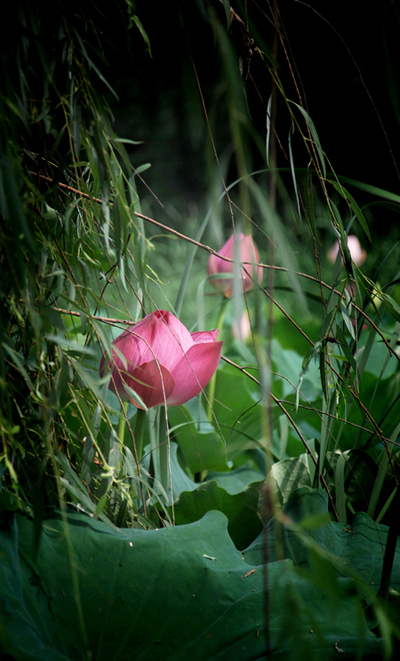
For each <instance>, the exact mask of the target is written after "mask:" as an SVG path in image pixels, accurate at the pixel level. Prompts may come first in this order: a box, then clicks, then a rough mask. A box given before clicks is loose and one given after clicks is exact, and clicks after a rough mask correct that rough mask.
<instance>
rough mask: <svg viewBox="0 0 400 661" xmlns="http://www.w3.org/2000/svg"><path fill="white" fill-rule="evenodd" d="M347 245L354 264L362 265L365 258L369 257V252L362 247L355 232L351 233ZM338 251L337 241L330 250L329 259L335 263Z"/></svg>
mask: <svg viewBox="0 0 400 661" xmlns="http://www.w3.org/2000/svg"><path fill="white" fill-rule="evenodd" d="M347 246H348V248H349V251H350V256H351V259H352V260H353V262H354V264H355V265H356V266H361V264H364V262H365V260H366V259H367V253H366V251H365V250H363V249H362V248H361V245H360V242H359V240H358V238H357V237H356V236H354V234H350V235H349V236H348V237H347ZM338 252H339V243H338V241H336V242H335V243H334V245H333V246H332V248H331V249H330V250H329V252H328V259H329V261H330V262H331V263H332V264H334V263H335V261H336V257H337V254H338Z"/></svg>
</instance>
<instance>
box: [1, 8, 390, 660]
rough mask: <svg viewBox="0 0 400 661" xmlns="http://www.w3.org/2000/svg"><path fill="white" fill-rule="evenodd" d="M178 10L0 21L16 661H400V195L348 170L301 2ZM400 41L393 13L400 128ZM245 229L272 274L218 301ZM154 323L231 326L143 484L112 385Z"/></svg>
mask: <svg viewBox="0 0 400 661" xmlns="http://www.w3.org/2000/svg"><path fill="white" fill-rule="evenodd" d="M165 4H166V5H168V7H167V9H165V7H164V8H163V9H160V10H159V11H160V12H161V13H160V15H159V16H158V18H159V19H161V18H166V17H165V14H164V13H163V12H165V11H167V12H168V21H169V22H168V23H165V25H170V26H173V30H174V31H173V32H172V31H171V32H169V31H168V30H164V31H163V35H162V36H160V33H157V32H156V31H155V26H156V20H155V19H154V18H152V17H149V15H148V14H147V12H146V10H145V8H143V9H141V8H140V7H139V5H138V7H136V6H135V3H133V2H124V3H117V5H116V8H115V11H113V15H112V17H111V16H110V14H109V12H107V13H103V12H102V11H101V10H100V8H99V6H97V5H96V4H93V3H87V4H85V3H83V4H81V3H74V2H72V3H70V4H69V5H68V6H64V5H61V4H57V5H56V7H55V9H54V11H53V12H51V13H48V12H47V11H45V10H44V8H42V7H41V6H38V7H35V8H33V7H32V6H31V5H30V4H29V3H24V2H21V3H15V4H14V5H13V6H12V7H11V8H10V12H11V18H10V20H9V21H8V22H7V25H6V24H5V23H3V27H2V32H3V33H2V54H1V67H2V70H1V79H0V85H1V89H0V117H1V121H0V127H1V133H0V218H1V235H0V236H1V239H0V240H1V254H0V269H1V283H2V286H1V290H0V305H1V313H0V351H1V362H0V366H1V368H0V369H1V373H0V397H1V406H0V427H1V442H2V445H1V456H0V459H1V465H0V477H1V490H0V521H1V547H0V572H1V576H2V581H1V585H2V586H3V587H2V588H1V600H0V602H1V610H0V618H1V619H0V648H1V651H2V653H4V654H7V655H9V656H11V658H15V659H56V658H59V659H62V658H64V659H71V660H72V659H80V658H87V659H90V658H93V659H94V658H96V659H101V658H110V655H112V658H115V659H117V658H121V659H123V658H132V656H133V655H134V656H135V658H146V659H181V658H182V659H183V658H188V656H190V658H193V659H195V658H199V659H200V658H201V659H205V658H206V659H216V658H219V659H224V658H229V659H238V660H242V659H243V660H244V659H256V658H265V657H266V655H269V656H271V657H273V656H275V655H279V656H280V658H296V659H297V658H303V657H304V658H305V657H307V658H316V659H317V658H318V659H321V658H332V657H334V656H336V655H337V654H341V655H343V656H344V657H345V656H347V657H349V658H354V657H355V656H356V657H358V658H364V657H365V658H367V657H368V658H372V657H376V658H382V657H384V658H390V657H391V655H392V654H394V653H395V652H394V650H395V646H396V644H397V642H396V641H397V640H398V635H399V629H398V619H399V616H398V590H399V585H398V583H399V580H400V579H399V571H400V569H399V556H398V554H399V549H398V546H397V535H398V516H397V512H398V499H399V495H398V461H397V454H398V453H397V448H398V439H399V431H400V426H399V425H400V421H399V415H398V410H399V403H398V402H399V397H400V382H399V354H398V337H399V330H400V325H399V323H400V307H399V304H400V296H399V289H398V287H399V285H398V282H399V271H398V259H397V254H398V244H397V243H396V240H397V228H396V227H395V228H394V230H393V233H391V234H389V233H385V232H386V229H387V227H386V226H384V224H383V220H382V219H383V218H390V219H393V218H394V219H397V213H398V210H399V202H400V197H399V196H398V195H397V194H396V192H393V190H392V189H391V188H389V186H388V187H386V186H385V185H384V184H383V183H382V178H381V177H382V173H381V172H380V171H378V169H376V168H375V170H376V171H375V170H374V169H371V171H370V172H368V174H369V175H370V176H368V180H367V181H365V180H361V181H359V180H357V177H358V174H359V172H360V170H359V166H357V165H355V166H354V167H355V171H352V169H351V167H350V165H349V162H350V164H351V162H352V159H349V158H347V154H346V157H345V156H344V155H343V157H340V158H339V157H338V155H337V153H335V154H334V158H333V159H331V157H330V152H329V149H327V148H326V142H327V139H326V135H327V128H326V125H327V124H329V129H328V132H329V131H331V125H330V123H328V122H324V121H323V119H322V120H320V121H319V122H318V123H317V122H316V121H315V119H314V115H313V112H312V111H311V108H310V107H309V106H308V105H307V103H306V99H307V95H305V93H304V89H305V92H307V93H308V90H307V88H304V87H302V79H301V76H300V75H299V73H298V71H297V70H296V66H295V64H296V62H297V59H296V58H294V57H293V55H292V53H291V51H290V49H289V48H288V46H289V45H290V44H291V43H292V41H291V35H292V30H293V27H292V26H293V25H294V24H295V17H293V18H292V21H293V22H287V17H288V13H287V12H288V7H287V4H286V3H276V4H273V6H272V7H271V6H270V5H267V6H265V7H260V6H258V5H256V3H251V5H250V4H249V5H247V4H246V5H245V6H242V5H241V4H240V3H237V4H236V5H235V6H233V5H232V8H230V6H229V5H228V3H226V2H223V3H222V2H217V1H215V2H198V3H193V4H192V3H190V8H189V6H188V3H183V2H182V3H165ZM295 4H296V7H294V6H293V5H292V4H290V11H292V10H293V11H294V12H299V11H300V8H299V7H298V6H297V4H298V3H295ZM147 11H148V10H147ZM305 11H306V10H305V9H304V7H303V8H301V12H302V13H301V16H302V17H303V16H304V17H305V16H306V14H305V13H303V12H305ZM313 14H315V12H313ZM298 15H299V14H296V16H298ZM307 16H309V15H308V14H307ZM313 18H314V19H315V15H314V16H313ZM395 19H396V20H397V11H396V8H395V6H394V4H393V3H389V4H388V5H387V7H386V10H385V23H384V26H383V27H384V29H382V38H383V49H382V52H383V56H384V58H385V59H384V61H385V73H386V88H385V89H386V94H387V96H388V97H389V98H390V101H391V104H392V107H393V114H394V115H395V119H396V121H397V122H398V103H397V96H396V89H397V86H396V85H397V83H396V75H397V74H396V71H395V67H394V66H393V61H394V56H393V50H392V49H393V39H394V35H395V27H394V26H395ZM304 20H305V18H304ZM329 20H330V19H329V17H328V18H327V22H328V23H329ZM286 25H288V31H286ZM320 25H321V24H320ZM331 25H332V26H333V28H335V25H334V22H332V23H331ZM171 30H172V27H171ZM333 31H334V30H333ZM320 34H323V30H322V27H321V28H320V33H318V38H319V37H320ZM178 35H179V36H178ZM165 38H167V39H169V44H170V50H168V51H167V54H168V57H167V56H165V53H164V51H163V48H162V46H163V44H164V43H165V41H164V40H165ZM293 45H294V50H295V51H296V48H295V47H296V46H297V43H296V41H295V42H294V44H293ZM177 53H179V55H180V56H179V59H176V60H175V66H174V67H171V66H170V58H171V57H172V55H171V54H175V55H176V54H177ZM164 56H165V57H164ZM352 58H353V56H352ZM353 60H354V58H353ZM121 63H123V64H124V69H125V70H127V71H128V70H129V71H132V74H131V73H130V75H129V79H128V80H129V85H130V87H129V93H128V91H127V89H128V83H127V80H126V79H124V78H123V77H122V75H121V73H120V69H119V67H120V66H121ZM299 64H300V62H299ZM337 69H338V71H340V66H339V65H338V67H337ZM117 70H118V72H119V75H116V74H115V72H116V71H117ZM356 70H357V67H356ZM208 72H211V73H209V75H208ZM173 77H175V78H176V84H175V85H172V84H170V81H171V78H173ZM360 80H361V82H362V88H363V90H367V91H368V89H369V88H368V86H367V85H366V84H365V81H364V80H363V79H362V78H360ZM145 81H150V82H151V83H152V84H147V85H146V84H145ZM160 81H161V82H160ZM162 81H163V82H162ZM313 83H314V85H315V79H314V80H313ZM162 85H164V86H165V89H163V87H162ZM182 90H184V94H183V98H184V100H185V103H184V104H182V103H181V101H182ZM118 94H119V95H120V96H122V98H123V100H124V104H123V106H122V108H121V106H120V105H119V100H118ZM132 99H133V101H135V104H134V106H133V108H134V112H132V110H131V109H132V106H130V105H129V103H130V102H131V101H132ZM335 100H336V97H335ZM315 103H316V102H315V100H314V99H313V101H312V104H311V105H312V109H314V108H315ZM128 111H129V121H127V118H126V115H125V113H127V112H128ZM380 113H381V108H379V107H374V113H373V116H374V121H376V118H377V117H378V120H379V121H378V124H379V123H380V121H381V114H380ZM114 115H116V118H117V119H116V121H115V116H114ZM350 118H351V114H350V115H349V119H348V121H349V122H350V121H351V119H350ZM391 121H392V120H390V121H389V126H391ZM265 125H266V128H267V131H266V132H265ZM155 126H156V127H157V130H155V128H154V127H155ZM385 127H386V124H383V129H384V130H383V133H384V143H385V145H386V148H387V153H388V162H390V166H389V168H388V171H389V170H390V172H391V173H392V172H393V171H394V172H396V165H395V163H393V160H392V156H393V154H392V150H391V141H390V135H389V133H388V131H387V130H386V128H385ZM122 128H123V129H124V132H121V129H122ZM116 129H117V130H116ZM380 130H381V128H380ZM146 132H147V135H143V134H145V133H146ZM373 134H374V132H373V131H371V141H372V140H374V139H375V138H374V137H372V135H373ZM143 137H146V138H147V141H146V144H141V143H140V141H141V140H142V139H143ZM189 138H190V139H189ZM342 144H343V143H342ZM371 144H372V142H371ZM359 151H360V152H361V148H360V149H359ZM200 155H201V157H200ZM149 159H150V160H152V161H153V160H154V164H152V167H151V168H150V164H149ZM361 159H363V160H365V158H364V155H363V154H362V155H361ZM195 160H197V161H199V163H200V167H199V166H198V165H197V166H196V167H194V165H193V163H194V161H195ZM188 163H190V164H191V167H188ZM375 177H376V179H375ZM392 177H393V175H391V177H388V181H395V182H396V183H395V186H396V187H397V186H398V179H397V180H396V179H393V178H392ZM178 182H179V184H178ZM233 226H234V227H235V229H237V230H240V229H242V230H244V231H245V232H247V233H248V232H250V231H251V232H252V235H253V238H254V240H255V242H256V244H257V246H258V247H259V249H260V261H261V263H262V264H264V265H265V268H264V271H265V273H264V279H263V283H262V284H261V286H260V287H258V286H254V288H253V291H252V292H249V293H247V294H246V296H245V297H243V296H236V297H233V298H232V299H231V300H225V301H222V297H221V295H220V294H216V293H215V291H214V290H213V289H212V288H211V286H210V283H209V281H208V279H207V274H206V265H207V258H208V255H209V252H210V249H209V246H211V249H213V250H217V249H218V247H220V246H221V245H222V244H223V243H224V242H225V239H226V238H227V237H228V236H229V235H230V234H231V232H232V230H233ZM379 230H381V236H382V241H380V242H379V244H378V242H377V240H376V239H377V236H378V235H379ZM347 234H356V235H357V236H358V237H359V239H360V240H361V242H362V243H363V245H364V246H365V247H366V248H367V250H368V253H369V254H368V259H367V262H366V264H365V266H363V267H360V268H359V267H358V266H357V265H356V264H355V263H354V262H353V261H352V260H351V255H350V253H349V250H348V249H347V239H346V235H347ZM335 239H339V240H340V241H341V246H342V252H339V254H338V258H337V260H336V262H335V264H330V263H329V261H328V260H327V257H326V253H327V250H328V248H330V247H331V244H332V243H333V241H334V240H335ZM234 271H235V277H238V276H239V277H240V273H239V272H240V267H239V265H237V264H236V265H235V266H234ZM157 307H160V308H162V309H168V310H171V311H172V312H174V313H175V314H176V315H177V316H178V317H180V318H181V319H182V321H183V322H184V323H185V324H186V325H187V326H188V328H189V329H190V330H191V331H193V330H199V329H203V328H207V329H211V328H215V327H219V328H220V332H221V337H222V339H223V341H224V345H223V360H222V361H221V364H220V367H219V369H218V371H217V376H216V380H215V383H214V384H213V386H212V388H214V386H215V389H214V390H212V388H211V389H209V390H208V391H207V393H206V395H202V396H200V397H198V398H196V400H192V401H191V402H188V403H187V404H186V405H185V406H182V407H176V408H170V409H169V410H168V411H167V419H168V426H166V425H165V421H164V419H163V417H162V414H161V413H160V412H159V411H156V410H154V409H152V410H150V411H149V413H148V416H147V418H146V427H145V430H144V444H145V454H144V458H143V461H142V462H141V463H139V461H138V457H137V454H136V440H135V433H136V431H135V424H136V419H137V412H136V409H135V407H134V406H132V405H129V407H127V409H125V408H124V407H122V406H121V402H120V401H118V398H117V397H116V396H115V395H114V394H112V393H111V392H110V391H109V390H108V380H107V377H104V378H100V376H99V372H98V366H99V362H100V359H101V356H102V354H103V355H106V354H107V353H108V354H109V353H110V346H111V342H112V339H113V338H115V337H116V336H117V335H118V334H119V332H121V330H122V329H124V328H126V326H127V324H130V323H133V322H135V321H137V320H138V319H140V318H141V317H142V316H143V315H144V314H147V313H149V312H151V311H153V310H154V309H156V308H157ZM243 312H245V313H246V314H248V315H249V317H250V321H251V329H252V332H251V335H250V337H248V338H243V337H242V338H241V337H238V335H237V333H236V334H235V325H236V326H237V325H238V322H239V320H240V319H241V316H242V314H243ZM266 478H267V479H266ZM132 556H133V557H134V559H133V560H132ZM193 595H195V596H193ZM166 606H167V607H166ZM294 614H295V615H294ZM99 621H101V623H102V625H101V628H100V629H101V631H100V633H99ZM288 627H290V633H289V634H288ZM196 655H197V656H196Z"/></svg>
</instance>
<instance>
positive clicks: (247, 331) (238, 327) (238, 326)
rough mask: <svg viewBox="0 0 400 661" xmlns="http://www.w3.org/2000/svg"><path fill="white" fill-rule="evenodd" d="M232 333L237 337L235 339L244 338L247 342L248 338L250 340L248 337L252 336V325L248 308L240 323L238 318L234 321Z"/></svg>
mask: <svg viewBox="0 0 400 661" xmlns="http://www.w3.org/2000/svg"><path fill="white" fill-rule="evenodd" d="M232 335H233V337H234V338H235V340H242V342H246V340H248V338H249V337H250V335H251V325H250V319H249V314H248V312H247V310H244V312H243V314H242V317H241V319H240V322H239V323H238V322H237V320H236V319H235V321H234V322H233V324H232Z"/></svg>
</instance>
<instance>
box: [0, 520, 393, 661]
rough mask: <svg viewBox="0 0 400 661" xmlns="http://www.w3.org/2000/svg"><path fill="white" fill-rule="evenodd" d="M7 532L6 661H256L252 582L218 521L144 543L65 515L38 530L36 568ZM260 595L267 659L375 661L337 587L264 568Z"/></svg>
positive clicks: (260, 647)
mask: <svg viewBox="0 0 400 661" xmlns="http://www.w3.org/2000/svg"><path fill="white" fill-rule="evenodd" d="M15 522H16V523H15ZM15 522H14V535H13V536H12V535H10V534H9V533H7V532H6V533H2V535H1V546H0V548H1V549H2V552H1V555H0V594H1V599H0V604H1V625H2V626H1V627H0V630H1V632H2V636H3V638H2V645H3V649H2V651H3V652H4V653H8V654H12V655H13V656H14V657H15V659H17V661H20V660H22V661H25V660H26V661H30V660H32V659H34V660H35V661H36V660H37V661H61V659H64V660H66V661H67V660H68V659H70V660H71V661H78V660H80V659H87V658H89V656H90V658H93V659H96V661H103V660H104V661H109V660H110V659H112V660H113V661H132V659H135V661H144V660H145V661H188V659H190V660H191V661H217V659H218V661H253V660H256V659H260V660H261V659H264V658H265V653H266V636H265V631H264V626H263V623H264V616H265V608H264V576H263V571H262V569H261V568H260V567H257V566H250V565H248V564H247V563H245V562H243V556H242V554H241V553H239V552H238V551H237V550H236V548H235V547H234V545H233V543H232V541H231V539H230V537H229V535H228V534H227V520H226V518H225V517H224V515H223V514H221V513H220V512H210V513H208V514H207V515H206V516H205V517H204V518H203V519H202V520H201V521H198V522H196V523H192V524H189V525H185V526H176V527H169V528H164V529H160V530H150V531H145V530H143V531H140V530H118V529H113V528H112V527H110V526H108V525H107V524H105V523H103V522H100V521H97V520H93V519H92V520H91V519H90V518H88V517H86V516H85V515H82V514H78V513H68V514H67V526H65V524H64V523H63V522H62V520H61V519H60V518H55V519H51V520H47V521H46V522H44V525H43V532H42V541H41V546H40V549H39V554H38V556H37V559H36V561H35V560H34V559H33V555H32V546H33V542H32V539H33V523H32V522H31V521H30V520H28V519H27V518H24V517H22V516H20V515H18V516H16V518H15ZM17 527H18V534H19V551H20V553H19V558H18V552H17V542H18V540H17V535H16V529H17ZM66 532H67V535H66ZM4 549H5V550H4ZM71 568H74V569H75V573H74V572H73V571H72V569H71ZM74 580H77V583H78V585H79V594H80V603H81V612H82V618H83V624H84V631H85V634H84V636H86V641H87V642H86V643H85V639H84V636H83V635H82V626H81V624H82V621H81V620H80V617H79V615H78V613H79V609H78V608H77V599H76V594H77V591H76V588H75V589H74ZM268 583H269V586H270V591H269V638H270V652H271V658H275V657H277V658H279V659H289V658H292V659H293V658H296V660H297V659H305V660H307V661H311V659H315V660H318V661H319V660H321V659H331V658H332V657H336V654H338V653H340V655H341V658H346V657H347V658H354V657H355V655H356V653H357V651H358V650H359V645H360V641H361V644H362V645H363V650H364V651H365V652H369V653H371V652H380V651H381V649H382V641H381V640H380V639H377V638H376V637H375V636H374V635H373V634H371V633H370V632H369V631H368V628H367V626H366V623H365V620H364V619H363V616H362V612H361V611H360V606H359V601H358V599H357V597H356V595H355V594H354V590H353V589H352V587H351V585H350V583H351V582H349V581H348V580H347V579H342V578H341V579H337V578H335V579H333V583H332V590H331V591H330V593H328V592H327V591H326V590H321V589H319V588H318V586H316V585H315V584H313V582H312V581H310V580H309V579H308V578H307V577H306V576H302V575H301V574H300V573H299V571H298V570H296V569H295V568H294V567H293V564H292V562H291V561H285V562H276V563H271V564H269V565H268ZM356 632H357V633H356ZM5 633H7V636H6V635H5ZM356 635H357V638H356ZM338 650H340V652H338ZM88 652H89V654H88ZM63 653H64V654H63ZM294 653H295V655H294V656H293V654H294Z"/></svg>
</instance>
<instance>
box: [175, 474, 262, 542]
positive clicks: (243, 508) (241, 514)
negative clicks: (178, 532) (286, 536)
mask: <svg viewBox="0 0 400 661" xmlns="http://www.w3.org/2000/svg"><path fill="white" fill-rule="evenodd" d="M258 503H259V489H257V488H256V487H254V486H249V487H247V488H246V489H245V490H244V491H242V492H241V493H237V494H230V493H228V492H227V491H226V490H225V489H222V488H221V487H219V486H218V484H217V483H216V482H214V481H213V480H212V481H210V482H204V483H203V484H200V485H199V486H198V487H197V489H196V490H194V491H184V492H183V493H181V494H180V496H179V498H178V499H177V501H176V503H175V507H174V513H175V521H176V523H177V524H180V525H182V524H185V523H192V522H193V521H198V520H199V519H201V518H202V517H203V516H204V515H205V514H206V512H209V511H210V510H218V511H219V512H223V514H225V516H226V517H227V519H228V521H229V523H228V532H229V534H230V536H231V538H232V540H233V542H234V544H235V546H236V547H237V548H238V549H244V548H246V546H248V545H249V544H250V543H251V542H252V541H253V540H254V539H255V538H256V537H257V536H258V534H259V533H260V531H261V529H262V522H261V519H260V517H259V515H258V511H257V510H258Z"/></svg>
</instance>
